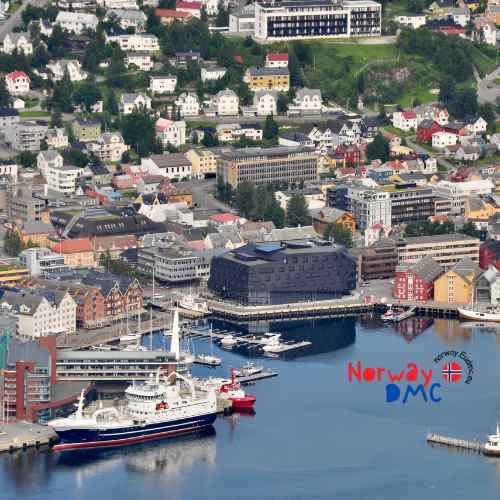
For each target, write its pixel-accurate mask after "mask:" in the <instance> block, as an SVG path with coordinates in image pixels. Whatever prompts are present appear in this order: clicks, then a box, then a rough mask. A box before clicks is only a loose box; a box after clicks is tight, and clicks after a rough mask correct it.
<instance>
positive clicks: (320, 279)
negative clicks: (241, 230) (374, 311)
mask: <svg viewBox="0 0 500 500" xmlns="http://www.w3.org/2000/svg"><path fill="white" fill-rule="evenodd" d="M208 286H209V288H210V289H211V290H212V291H213V292H214V293H216V294H217V295H219V296H220V297H223V298H227V299H230V300H235V301H238V302H241V303H245V304H284V303H287V302H301V301H305V300H320V299H331V298H336V297H342V296H343V295H346V294H348V293H349V292H350V291H351V290H353V289H354V288H355V287H356V262H355V260H354V259H353V258H352V257H351V256H350V255H349V254H348V252H347V250H346V249H345V248H344V247H341V246H336V245H333V244H332V243H330V242H328V241H323V240H313V241H293V242H291V241H289V242H281V243H249V244H248V245H245V246H243V247H240V248H237V249H235V250H233V251H231V252H229V253H226V254H224V255H221V256H219V257H215V258H214V259H213V260H212V265H211V268H210V279H209V281H208Z"/></svg>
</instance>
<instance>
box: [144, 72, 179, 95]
mask: <svg viewBox="0 0 500 500" xmlns="http://www.w3.org/2000/svg"><path fill="white" fill-rule="evenodd" d="M176 86H177V77H176V76H175V75H165V76H150V77H149V90H151V92H152V93H153V94H172V93H173V92H175V87H176Z"/></svg>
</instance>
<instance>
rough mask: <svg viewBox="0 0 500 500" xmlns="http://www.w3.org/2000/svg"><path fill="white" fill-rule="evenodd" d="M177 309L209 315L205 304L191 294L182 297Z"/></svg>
mask: <svg viewBox="0 0 500 500" xmlns="http://www.w3.org/2000/svg"><path fill="white" fill-rule="evenodd" d="M179 307H182V308H183V309H187V310H188V311H194V312H197V313H200V314H208V313H209V310H208V305H207V302H206V301H205V300H203V299H200V298H199V297H196V296H195V295H192V294H189V295H184V297H182V299H181V300H180V301H179Z"/></svg>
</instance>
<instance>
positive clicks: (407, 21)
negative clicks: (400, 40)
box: [394, 15, 427, 30]
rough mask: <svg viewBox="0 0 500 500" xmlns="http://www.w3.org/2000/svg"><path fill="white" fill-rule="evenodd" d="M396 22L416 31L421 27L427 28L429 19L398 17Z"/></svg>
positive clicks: (419, 16)
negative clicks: (426, 24)
mask: <svg viewBox="0 0 500 500" xmlns="http://www.w3.org/2000/svg"><path fill="white" fill-rule="evenodd" d="M394 20H395V21H396V22H397V23H398V24H401V25H403V26H409V27H411V28H413V29H414V30H416V29H418V28H420V27H421V26H425V23H426V22H427V18H426V16H425V15H414V16H397V17H396V18H395V19H394Z"/></svg>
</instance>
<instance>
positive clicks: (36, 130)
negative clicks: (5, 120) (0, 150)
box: [5, 121, 48, 151]
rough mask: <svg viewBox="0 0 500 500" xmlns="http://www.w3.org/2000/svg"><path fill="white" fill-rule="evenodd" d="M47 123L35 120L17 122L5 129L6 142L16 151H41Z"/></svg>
mask: <svg viewBox="0 0 500 500" xmlns="http://www.w3.org/2000/svg"><path fill="white" fill-rule="evenodd" d="M47 128H48V127H47V124H46V123H38V122H35V121H23V122H19V123H15V124H14V125H13V126H11V127H8V128H6V129H5V142H7V143H8V144H10V146H11V147H12V149H15V150H16V151H40V149H41V144H42V141H43V140H44V139H45V135H46V133H47Z"/></svg>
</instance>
